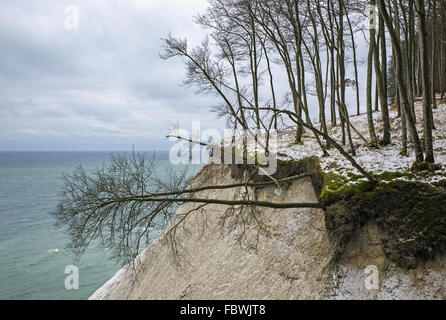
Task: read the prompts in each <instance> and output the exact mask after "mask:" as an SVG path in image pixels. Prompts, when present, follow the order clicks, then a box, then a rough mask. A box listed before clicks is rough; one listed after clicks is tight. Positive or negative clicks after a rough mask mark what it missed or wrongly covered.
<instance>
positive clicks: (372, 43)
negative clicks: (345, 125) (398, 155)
mask: <svg viewBox="0 0 446 320" xmlns="http://www.w3.org/2000/svg"><path fill="white" fill-rule="evenodd" d="M370 3H371V5H375V4H376V2H375V0H372V1H370ZM369 35H370V36H369V38H370V44H369V53H368V57H367V93H366V94H367V123H368V128H369V135H370V141H371V143H372V144H373V143H377V140H378V139H377V138H376V133H375V125H374V123H373V108H372V78H373V54H374V51H375V41H371V39H374V38H375V29H374V28H373V27H372V28H370V31H369Z"/></svg>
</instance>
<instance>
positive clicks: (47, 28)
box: [0, 0, 367, 151]
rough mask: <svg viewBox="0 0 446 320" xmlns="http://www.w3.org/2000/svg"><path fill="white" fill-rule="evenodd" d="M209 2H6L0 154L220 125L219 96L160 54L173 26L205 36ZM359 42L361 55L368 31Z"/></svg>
mask: <svg viewBox="0 0 446 320" xmlns="http://www.w3.org/2000/svg"><path fill="white" fill-rule="evenodd" d="M70 5H75V6H76V7H77V8H78V9H79V28H78V29H77V30H69V29H67V28H66V19H67V17H68V16H67V14H66V13H65V10H66V7H67V6H70ZM206 7H207V1H206V0H71V1H66V0H57V1H56V0H52V1H51V0H33V1H32V0H14V1H10V0H0V43H1V50H0V59H1V60H0V61H1V65H0V151H1V150H115V151H118V150H131V149H132V147H133V146H134V147H135V149H137V150H168V149H169V147H170V146H171V145H172V143H169V142H167V141H166V140H165V138H164V137H165V135H166V134H168V132H169V129H170V128H171V127H172V125H173V124H175V123H179V124H180V125H181V127H182V128H186V129H188V128H190V127H191V124H192V121H194V120H200V121H201V128H202V129H206V128H216V129H220V130H221V129H223V128H224V120H217V119H216V116H215V114H214V113H211V112H210V111H209V110H210V106H213V105H215V102H216V100H215V98H213V97H203V96H200V95H196V94H195V93H194V89H190V88H189V89H188V88H185V87H183V86H181V84H182V80H183V79H184V74H185V73H184V65H183V63H182V61H181V60H175V59H172V60H169V61H163V60H161V59H160V58H159V53H160V52H161V48H160V45H161V40H160V38H162V37H166V36H167V35H168V34H169V32H171V33H172V34H174V35H176V36H180V37H186V36H187V38H188V41H189V44H190V46H193V45H195V44H198V43H199V41H201V40H202V39H203V37H204V36H205V34H204V32H203V30H202V29H201V28H200V27H199V26H197V25H195V24H194V22H193V16H195V15H196V14H197V13H199V12H200V13H204V11H205V9H206ZM357 43H358V47H359V48H358V52H359V54H360V55H362V56H363V57H364V56H365V55H366V53H367V44H366V43H365V42H364V40H363V39H362V36H361V37H359V39H358V40H357ZM360 58H361V57H360ZM350 68H351V67H350ZM364 71H365V66H364V65H362V66H361V67H360V77H361V79H360V84H362V83H365V72H364ZM350 73H352V70H350ZM347 76H350V77H352V74H350V75H349V74H347ZM281 80H282V82H283V83H284V88H286V79H285V77H284V79H276V81H279V82H280V81H281ZM309 85H311V84H309ZM279 86H280V83H279ZM364 87H365V86H362V87H360V88H361V92H364V90H365V88H364ZM349 90H350V92H348V94H347V99H348V101H347V103H348V107H349V109H350V110H352V111H353V110H354V109H355V95H354V91H353V90H351V89H349ZM361 96H362V97H361V99H362V100H363V106H364V99H365V95H361ZM313 104H314V105H315V106H317V100H316V98H315V97H310V105H313ZM312 111H314V115H315V116H316V115H317V107H316V108H315V109H314V110H312ZM327 117H328V114H327Z"/></svg>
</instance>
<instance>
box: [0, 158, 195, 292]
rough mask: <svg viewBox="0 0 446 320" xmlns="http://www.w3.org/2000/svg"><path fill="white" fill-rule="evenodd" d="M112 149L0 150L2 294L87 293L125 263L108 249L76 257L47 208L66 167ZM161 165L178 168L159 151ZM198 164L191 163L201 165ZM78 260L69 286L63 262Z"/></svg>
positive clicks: (88, 162)
mask: <svg viewBox="0 0 446 320" xmlns="http://www.w3.org/2000/svg"><path fill="white" fill-rule="evenodd" d="M109 155H110V153H109V152H0V299H87V298H88V297H89V296H90V295H91V294H92V293H93V292H94V291H95V290H96V289H98V288H99V287H100V286H102V285H103V284H104V283H105V282H106V281H107V280H109V279H110V278H111V277H112V276H113V275H114V274H115V273H116V272H117V271H118V270H119V269H120V268H121V266H120V265H119V264H117V263H116V262H115V261H113V260H111V259H110V254H109V253H108V252H106V251H104V249H102V248H99V247H93V248H90V249H88V250H87V252H86V253H85V255H84V256H83V257H82V258H81V260H80V262H78V263H73V257H72V255H71V253H70V252H69V251H68V250H66V249H65V246H66V245H67V243H68V242H67V241H68V240H67V237H66V236H65V234H63V233H62V232H61V231H60V230H58V229H57V228H56V227H55V226H54V219H53V218H52V217H51V216H50V215H49V214H48V213H49V212H50V211H52V210H54V208H55V205H56V203H57V201H58V197H59V194H60V191H61V188H62V184H63V182H62V180H61V179H60V178H61V176H62V174H63V173H68V174H69V173H71V172H73V170H74V169H75V167H76V166H78V165H79V164H80V163H82V165H83V166H85V167H86V168H87V169H94V168H95V167H97V166H100V165H102V164H103V163H107V162H108V159H109ZM157 158H158V159H159V170H160V174H161V175H162V174H163V172H164V171H167V170H168V169H170V168H172V167H173V168H175V167H174V166H172V165H171V164H170V162H169V161H168V160H167V153H157ZM197 170H198V167H193V168H191V174H192V171H195V172H196V171H197ZM73 264H74V265H76V266H77V267H78V270H79V289H78V290H67V289H65V284H64V281H65V278H66V277H67V276H68V275H67V274H65V267H66V266H68V265H73Z"/></svg>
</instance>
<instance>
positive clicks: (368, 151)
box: [278, 100, 446, 182]
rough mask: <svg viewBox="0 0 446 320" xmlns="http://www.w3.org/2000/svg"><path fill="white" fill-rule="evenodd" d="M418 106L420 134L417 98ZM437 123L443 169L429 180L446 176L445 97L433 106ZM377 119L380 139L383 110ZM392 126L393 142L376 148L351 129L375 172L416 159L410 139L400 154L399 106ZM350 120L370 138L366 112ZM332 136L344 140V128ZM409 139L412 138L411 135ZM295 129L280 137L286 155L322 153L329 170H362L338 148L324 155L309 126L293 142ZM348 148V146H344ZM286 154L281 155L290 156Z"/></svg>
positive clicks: (363, 160) (362, 160) (359, 154)
mask: <svg viewBox="0 0 446 320" xmlns="http://www.w3.org/2000/svg"><path fill="white" fill-rule="evenodd" d="M415 110H416V114H417V128H418V132H419V135H420V138H422V137H423V134H422V132H423V109H422V102H421V101H417V102H416V103H415ZM433 113H434V123H435V126H436V130H434V132H433V136H434V150H435V154H434V155H435V162H436V163H437V164H440V165H441V166H442V170H440V171H438V174H435V175H432V176H431V177H428V178H423V180H425V181H427V182H434V181H438V180H441V179H445V176H444V175H443V174H445V173H446V166H445V164H446V101H445V100H443V101H442V102H441V104H438V108H437V109H435V110H433ZM373 118H374V119H375V130H376V133H377V135H378V139H379V138H380V137H382V117H381V113H380V112H375V113H374V114H373ZM390 119H391V130H392V143H391V144H390V145H388V146H380V148H379V149H373V148H369V147H367V146H365V143H364V141H363V140H361V139H360V138H359V137H358V135H357V134H356V133H355V132H354V131H353V130H352V137H353V142H354V144H355V146H356V147H357V149H356V157H354V158H355V160H356V161H357V162H358V163H359V165H361V166H362V167H363V168H364V169H366V170H367V171H369V172H373V173H377V174H379V173H382V172H386V171H392V172H394V171H404V170H406V169H408V168H410V167H411V165H412V164H413V162H414V160H415V156H414V151H413V148H412V145H411V144H410V143H409V146H408V156H402V155H400V150H401V119H400V118H399V117H398V115H397V111H396V110H391V111H390ZM350 122H351V123H352V124H353V126H354V127H355V128H356V129H357V130H358V131H359V132H360V133H361V134H362V135H363V136H364V137H365V138H366V139H367V140H370V138H369V134H368V126H367V115H366V114H361V115H359V116H351V117H350ZM329 132H330V136H331V137H332V138H333V139H335V140H336V141H337V142H338V143H340V141H341V128H340V126H339V125H338V126H335V127H333V128H330V129H329ZM408 140H409V138H408ZM293 141H294V133H292V132H291V133H287V134H283V135H281V137H280V138H279V145H278V151H279V153H281V154H285V155H287V157H288V158H293V159H296V160H298V159H302V158H305V157H309V156H313V155H316V156H319V157H320V159H321V167H322V169H323V170H324V171H325V172H327V171H334V172H336V173H338V174H341V175H345V173H346V172H354V173H359V172H357V170H356V169H355V168H353V166H352V164H351V162H350V161H348V160H347V159H346V158H345V157H344V156H342V155H341V154H340V153H339V152H338V151H337V150H336V149H335V148H333V147H332V148H331V149H330V150H328V152H329V154H330V156H329V157H323V156H322V155H323V153H322V151H321V149H320V147H319V145H318V144H317V142H316V139H315V138H314V136H312V133H311V132H310V131H309V130H306V133H305V135H304V138H303V144H300V145H298V144H293ZM345 149H346V150H347V149H348V146H346V148H345ZM287 157H281V158H282V159H287ZM417 180H419V179H418V178H417Z"/></svg>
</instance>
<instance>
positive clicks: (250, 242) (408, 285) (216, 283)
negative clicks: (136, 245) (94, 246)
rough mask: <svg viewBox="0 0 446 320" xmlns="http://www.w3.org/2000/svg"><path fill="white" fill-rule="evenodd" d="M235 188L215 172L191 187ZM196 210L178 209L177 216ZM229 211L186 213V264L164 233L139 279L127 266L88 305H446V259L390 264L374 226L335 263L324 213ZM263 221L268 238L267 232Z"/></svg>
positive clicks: (282, 196) (300, 186) (309, 197)
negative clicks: (409, 266)
mask: <svg viewBox="0 0 446 320" xmlns="http://www.w3.org/2000/svg"><path fill="white" fill-rule="evenodd" d="M234 182H235V181H234V179H232V178H231V173H230V168H229V167H227V166H223V165H209V166H206V167H205V168H203V169H202V170H201V171H200V173H199V174H198V175H197V176H196V177H195V179H194V180H193V184H192V185H193V186H203V185H210V184H216V183H218V184H229V183H234ZM242 192H243V188H233V189H225V190H211V191H204V192H201V193H200V194H199V195H200V197H209V198H218V199H226V200H227V199H238V198H240V195H241V194H242ZM257 196H258V200H263V201H271V202H316V201H317V195H316V192H315V191H314V188H313V186H312V183H311V178H303V179H299V180H296V181H294V182H293V183H292V184H291V186H289V188H287V189H286V190H281V192H277V188H276V187H275V186H269V187H265V188H262V189H260V190H258V191H257ZM197 206H198V204H196V203H195V204H194V203H186V204H184V205H182V206H180V207H179V209H178V211H177V215H176V217H177V218H178V217H181V215H182V214H184V213H186V212H189V211H190V210H191V209H192V208H194V207H197ZM226 209H227V207H225V206H222V205H208V206H206V207H205V208H204V210H200V211H195V212H192V213H191V214H189V215H188V216H187V218H186V219H185V220H184V221H183V223H182V224H181V227H180V228H178V229H177V234H176V241H177V243H178V244H180V245H181V247H180V248H179V253H180V257H181V263H180V265H179V266H178V264H177V263H176V262H175V260H174V255H173V251H172V248H171V246H170V243H169V242H167V241H165V240H164V239H163V237H162V236H161V237H160V238H159V239H158V240H156V241H155V242H154V243H153V244H152V245H151V246H150V247H149V248H148V249H146V250H145V251H143V252H142V253H141V254H140V259H141V260H140V261H141V262H142V267H141V268H139V269H137V270H138V271H137V273H136V274H133V273H132V272H133V271H132V269H131V268H123V269H121V270H120V271H119V272H118V273H117V274H116V275H115V276H114V277H113V278H112V279H110V280H109V281H108V282H107V283H106V284H104V285H103V286H102V287H101V288H99V289H98V290H97V291H96V292H95V293H94V294H93V295H92V296H91V297H90V299H446V258H444V257H439V258H437V259H436V260H434V261H430V262H426V263H420V264H419V265H418V267H417V268H416V269H414V270H405V269H401V268H399V267H397V266H396V265H395V264H393V263H391V262H390V261H388V260H387V259H386V256H385V254H384V252H383V244H382V240H383V237H384V235H382V234H380V232H379V230H378V228H377V227H376V225H374V224H373V223H369V224H367V225H366V226H364V227H362V228H361V229H359V230H357V231H356V233H355V234H354V236H353V238H352V239H351V240H350V242H349V244H348V246H347V248H346V250H345V254H344V255H343V257H342V259H341V260H340V261H336V262H334V260H333V259H332V258H333V252H334V251H333V249H332V245H331V243H330V240H329V236H328V232H327V230H326V226H325V220H324V212H323V210H322V209H312V208H305V209H301V208H299V209H270V208H263V209H261V212H260V213H258V214H257V215H256V216H257V217H258V221H257V222H255V221H254V219H252V217H251V219H250V220H248V221H246V222H245V223H243V222H242V220H243V219H242V217H239V219H238V220H237V216H236V213H228V212H226ZM248 216H249V215H246V216H245V218H246V217H248ZM224 217H225V218H226V220H224ZM177 220H178V219H177ZM223 221H225V222H226V223H225V224H222V223H223ZM259 224H260V225H262V226H264V227H265V228H266V230H267V231H259ZM171 226H172V225H171ZM167 230H169V228H168V229H167ZM167 230H166V232H167ZM369 265H374V266H376V267H377V268H378V271H379V281H378V284H377V289H376V287H375V286H372V288H371V287H370V286H366V281H369V280H370V276H368V275H367V274H365V269H366V267H367V266H369Z"/></svg>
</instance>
